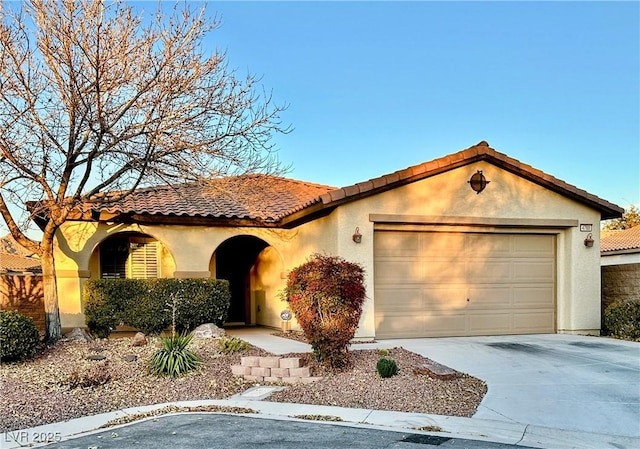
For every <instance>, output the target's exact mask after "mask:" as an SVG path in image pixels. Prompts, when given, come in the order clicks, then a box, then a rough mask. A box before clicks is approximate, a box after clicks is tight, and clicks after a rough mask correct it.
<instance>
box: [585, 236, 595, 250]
mask: <svg viewBox="0 0 640 449" xmlns="http://www.w3.org/2000/svg"><path fill="white" fill-rule="evenodd" d="M584 246H586V247H587V248H591V247H592V246H593V236H592V235H591V234H589V235H588V236H587V238H586V239H584Z"/></svg>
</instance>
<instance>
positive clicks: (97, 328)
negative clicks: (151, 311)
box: [83, 279, 145, 338]
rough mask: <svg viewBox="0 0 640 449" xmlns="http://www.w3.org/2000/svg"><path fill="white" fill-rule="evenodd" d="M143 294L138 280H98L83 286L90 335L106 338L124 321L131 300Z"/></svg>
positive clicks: (142, 285)
mask: <svg viewBox="0 0 640 449" xmlns="http://www.w3.org/2000/svg"><path fill="white" fill-rule="evenodd" d="M144 292H145V289H144V284H143V283H142V282H141V280H139V279H99V280H89V281H87V282H86V283H85V284H84V295H83V296H84V303H85V312H84V313H85V317H86V323H87V327H88V328H89V331H91V333H93V334H95V335H97V336H98V337H100V338H106V337H108V336H109V334H110V333H111V332H112V331H113V330H115V328H116V327H117V326H118V325H120V324H122V323H123V322H124V321H125V319H124V318H125V315H126V310H127V309H128V308H129V306H130V303H131V302H132V298H138V297H140V296H141V295H142V294H143V293H144Z"/></svg>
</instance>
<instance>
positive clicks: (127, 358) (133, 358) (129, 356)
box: [122, 354, 138, 362]
mask: <svg viewBox="0 0 640 449" xmlns="http://www.w3.org/2000/svg"><path fill="white" fill-rule="evenodd" d="M122 360H124V361H125V362H135V361H136V360H138V356H137V355H135V354H127V355H125V356H124V357H122Z"/></svg>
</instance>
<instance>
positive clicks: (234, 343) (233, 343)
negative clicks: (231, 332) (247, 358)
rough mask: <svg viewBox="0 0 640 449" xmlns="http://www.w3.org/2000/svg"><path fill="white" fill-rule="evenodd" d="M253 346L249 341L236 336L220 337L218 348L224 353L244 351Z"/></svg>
mask: <svg viewBox="0 0 640 449" xmlns="http://www.w3.org/2000/svg"><path fill="white" fill-rule="evenodd" d="M250 347H251V345H249V343H247V342H246V341H244V340H241V339H239V338H236V337H231V338H227V337H222V338H219V339H218V349H219V350H220V352H222V353H223V354H233V353H236V352H244V351H246V350H248V349H249V348H250Z"/></svg>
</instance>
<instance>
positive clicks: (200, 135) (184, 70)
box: [0, 0, 288, 341]
mask: <svg viewBox="0 0 640 449" xmlns="http://www.w3.org/2000/svg"><path fill="white" fill-rule="evenodd" d="M0 2H1V0H0ZM165 7H166V3H165V4H164V5H163V4H161V2H158V6H157V10H155V11H152V12H151V14H145V13H144V12H140V11H137V10H135V9H134V8H133V7H132V6H131V5H127V4H125V3H122V2H120V1H117V0H116V1H108V2H105V1H89V0H59V1H47V0H29V1H27V2H25V3H22V2H15V3H14V2H10V3H0V18H1V22H0V214H1V215H2V217H3V218H4V221H5V222H6V224H7V227H8V228H9V231H10V232H11V235H13V237H14V238H15V239H16V240H17V241H18V242H19V243H20V244H21V245H22V246H24V247H26V248H28V249H29V250H31V251H33V252H34V253H37V254H38V255H39V256H40V258H41V260H42V269H43V276H44V291H45V293H44V296H45V301H44V302H45V311H46V317H47V331H46V339H47V340H48V341H53V340H56V339H58V338H60V337H61V325H60V318H59V310H58V298H57V287H56V277H55V265H54V259H53V257H54V251H53V250H54V239H55V234H56V231H57V230H58V228H59V227H60V226H61V225H62V224H63V223H64V222H65V221H66V220H67V219H69V217H70V213H71V212H72V211H74V210H77V208H78V207H79V205H81V204H85V205H86V204H87V203H89V204H90V203H98V202H99V203H104V202H105V201H118V200H120V199H122V198H124V197H125V196H126V195H128V194H130V193H131V192H132V191H133V190H134V189H136V188H137V187H140V186H143V185H152V184H157V183H163V184H167V183H179V182H184V181H193V180H202V179H206V178H211V177H216V176H222V175H228V174H238V173H246V172H256V171H261V172H265V171H271V172H274V171H277V170H278V168H279V165H278V162H277V159H276V158H275V157H274V155H273V152H272V143H271V136H272V134H273V133H274V132H287V131H288V129H287V128H286V127H283V126H282V124H281V121H280V119H279V113H280V112H281V111H282V107H278V106H275V105H274V104H273V102H272V98H271V96H270V94H267V93H265V92H264V91H263V90H259V89H258V87H259V86H258V84H257V83H258V80H256V79H255V78H254V77H252V76H250V75H249V76H247V77H246V78H239V77H238V76H237V74H236V73H235V71H234V70H230V69H229V67H228V65H227V62H226V54H225V53H224V52H220V51H217V50H210V49H207V48H205V40H204V39H205V37H206V36H208V35H209V34H210V32H212V31H213V30H215V29H216V27H217V26H218V25H219V23H220V22H219V21H218V20H217V18H215V17H214V18H208V17H207V16H206V11H205V10H204V8H203V9H199V10H193V9H192V8H190V7H189V5H188V4H186V3H185V4H184V5H175V6H174V7H173V8H169V9H170V10H169V11H168V12H166V11H165V9H163V8H165ZM105 191H109V192H117V193H116V194H110V195H108V196H105V195H104V194H101V192H105ZM28 201H30V204H31V209H32V210H30V211H28V212H29V213H30V214H31V217H33V216H34V215H35V216H37V217H38V218H39V219H40V220H42V221H41V229H42V231H43V235H42V240H41V241H40V242H38V241H35V240H33V239H30V238H29V237H28V236H27V235H26V226H25V222H27V221H28V220H24V217H25V215H24V214H25V213H26V212H27V211H26V210H25V209H24V204H25V203H27V202H28ZM17 206H21V207H22V210H20V211H18V209H16V207H17Z"/></svg>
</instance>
